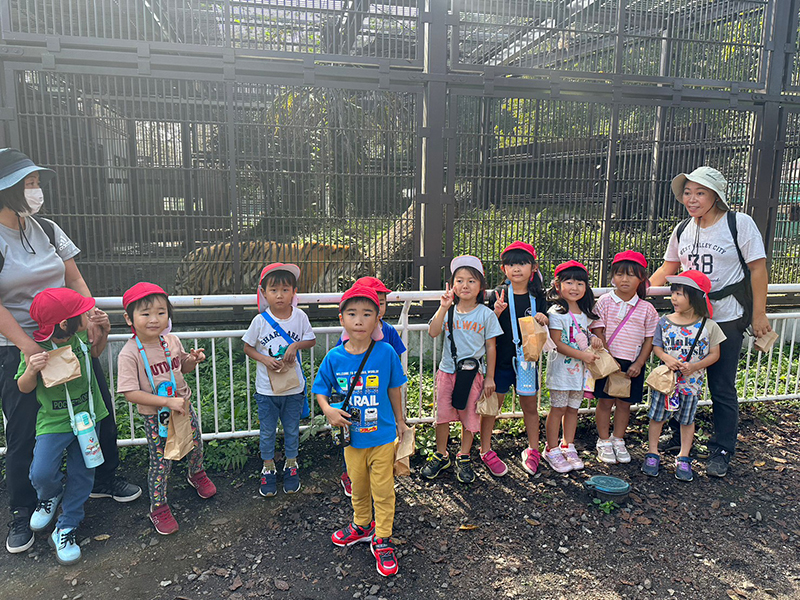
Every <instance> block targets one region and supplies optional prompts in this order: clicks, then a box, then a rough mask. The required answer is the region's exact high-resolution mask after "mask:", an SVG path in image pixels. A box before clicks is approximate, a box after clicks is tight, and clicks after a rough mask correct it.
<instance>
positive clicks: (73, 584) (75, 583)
mask: <svg viewBox="0 0 800 600" xmlns="http://www.w3.org/2000/svg"><path fill="white" fill-rule="evenodd" d="M70 583H71V584H72V587H75V586H76V585H78V580H77V579H73V580H72V581H70Z"/></svg>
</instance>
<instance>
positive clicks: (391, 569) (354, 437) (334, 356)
mask: <svg viewBox="0 0 800 600" xmlns="http://www.w3.org/2000/svg"><path fill="white" fill-rule="evenodd" d="M379 306H380V302H379V300H378V295H377V294H376V293H375V290H373V289H371V288H368V287H366V286H353V287H352V288H350V289H349V290H347V291H346V292H345V293H344V294H343V295H342V300H341V303H340V304H339V321H340V323H341V324H342V326H343V327H344V329H345V331H346V332H347V335H348V340H347V341H346V342H345V343H344V344H342V345H341V346H336V347H334V348H333V349H332V350H331V351H330V352H328V354H327V355H326V356H325V358H324V359H323V360H322V364H321V365H320V367H319V370H318V371H317V377H316V379H315V380H314V386H313V387H312V392H313V393H314V394H316V396H317V404H318V405H319V407H320V409H322V412H323V413H324V414H325V416H326V417H327V419H328V422H329V423H330V424H331V426H333V427H349V429H350V439H351V442H350V445H349V446H347V447H345V449H344V453H345V460H346V461H347V466H348V471H349V474H350V479H351V480H352V489H353V495H352V502H353V522H352V523H350V524H349V525H347V526H346V527H344V528H343V529H340V530H339V531H336V532H335V533H334V534H333V535H332V536H331V541H332V542H333V543H334V544H335V545H337V546H351V545H353V544H355V543H358V542H368V541H371V547H372V554H373V555H374V556H375V558H376V560H377V568H378V572H379V573H380V574H381V575H384V576H388V575H394V574H395V573H397V568H398V565H397V557H396V556H395V549H394V545H393V544H392V542H391V536H392V527H393V525H394V501H395V498H394V440H395V438H396V437H400V438H401V439H402V436H403V433H404V432H405V431H406V430H407V429H408V426H407V425H406V424H405V421H404V419H403V407H402V398H401V393H400V388H401V387H402V386H403V384H404V383H406V376H405V374H404V373H403V366H402V365H401V364H400V359H399V358H398V356H397V354H396V353H395V351H394V350H392V348H391V346H389V344H386V343H384V342H375V341H374V340H372V339H371V338H372V332H373V331H374V330H375V328H376V326H377V325H378V314H379ZM365 355H366V359H365ZM362 361H363V365H364V366H363V368H362V370H361V373H360V375H359V376H358V377H357V378H356V374H357V372H358V369H359V366H360V365H361V364H362ZM351 386H352V395H351V397H350V402H349V407H350V408H352V409H358V413H359V416H358V417H357V420H353V421H352V422H351V421H350V419H351V413H349V412H345V411H344V410H341V408H339V407H341V406H342V404H338V406H337V405H331V404H330V399H331V395H332V394H334V393H335V394H337V395H340V396H341V397H342V398H345V397H346V396H347V391H348V389H349V388H350V387H351ZM373 506H374V510H375V520H374V521H373V519H372V514H373Z"/></svg>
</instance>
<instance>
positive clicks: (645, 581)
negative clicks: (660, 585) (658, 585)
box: [642, 579, 653, 590]
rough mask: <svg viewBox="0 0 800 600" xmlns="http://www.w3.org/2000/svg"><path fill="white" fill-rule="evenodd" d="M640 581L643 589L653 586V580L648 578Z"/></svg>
mask: <svg viewBox="0 0 800 600" xmlns="http://www.w3.org/2000/svg"><path fill="white" fill-rule="evenodd" d="M642 583H643V585H644V589H646V590H649V589H650V588H651V587H653V582H652V581H650V580H649V579H645V580H644V581H643V582H642Z"/></svg>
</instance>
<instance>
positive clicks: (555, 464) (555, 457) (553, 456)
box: [544, 447, 572, 473]
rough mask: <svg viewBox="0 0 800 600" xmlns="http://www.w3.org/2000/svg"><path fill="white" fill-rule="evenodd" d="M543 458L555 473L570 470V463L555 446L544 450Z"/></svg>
mask: <svg viewBox="0 0 800 600" xmlns="http://www.w3.org/2000/svg"><path fill="white" fill-rule="evenodd" d="M544 459H545V460H546V461H547V464H548V465H550V468H551V469H553V471H555V472H556V473H569V472H570V471H572V465H571V464H569V463H568V462H567V459H566V458H564V455H563V454H562V453H561V448H558V447H556V448H553V449H552V450H546V451H545V453H544Z"/></svg>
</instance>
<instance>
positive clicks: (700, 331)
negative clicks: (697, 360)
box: [685, 317, 708, 362]
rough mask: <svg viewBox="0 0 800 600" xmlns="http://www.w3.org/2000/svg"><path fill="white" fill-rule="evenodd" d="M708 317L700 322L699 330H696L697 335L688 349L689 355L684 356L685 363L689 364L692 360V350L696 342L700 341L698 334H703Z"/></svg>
mask: <svg viewBox="0 0 800 600" xmlns="http://www.w3.org/2000/svg"><path fill="white" fill-rule="evenodd" d="M707 320H708V317H703V320H702V321H701V322H700V329H698V330H697V335H696V336H695V337H694V341H693V342H692V347H691V348H689V354H687V355H686V361H685V362H689V359H691V358H692V354H694V348H695V346H697V341H698V340H699V339H700V334H701V333H703V327H705V326H706V321H707Z"/></svg>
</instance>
